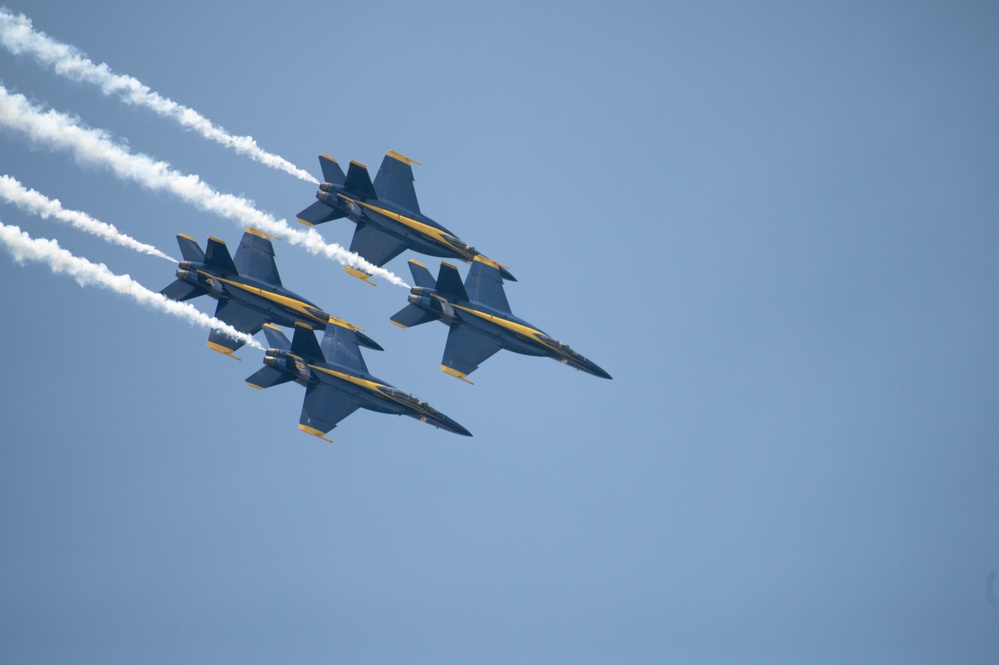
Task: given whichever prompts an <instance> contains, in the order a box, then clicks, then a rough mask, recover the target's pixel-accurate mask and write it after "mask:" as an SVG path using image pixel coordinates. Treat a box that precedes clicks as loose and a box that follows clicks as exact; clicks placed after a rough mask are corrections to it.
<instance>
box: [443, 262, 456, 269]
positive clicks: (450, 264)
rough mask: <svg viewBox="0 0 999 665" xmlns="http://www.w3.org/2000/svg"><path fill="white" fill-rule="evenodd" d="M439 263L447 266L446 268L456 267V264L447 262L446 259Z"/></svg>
mask: <svg viewBox="0 0 999 665" xmlns="http://www.w3.org/2000/svg"><path fill="white" fill-rule="evenodd" d="M441 265H442V266H447V267H448V268H454V269H455V270H457V269H458V266H456V265H454V264H453V263H448V262H447V261H441Z"/></svg>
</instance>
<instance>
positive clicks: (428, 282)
mask: <svg viewBox="0 0 999 665" xmlns="http://www.w3.org/2000/svg"><path fill="white" fill-rule="evenodd" d="M409 272H411V273H413V281H414V282H416V285H417V286H422V287H423V288H425V289H436V288H437V280H435V279H434V276H433V275H431V274H430V271H429V270H427V267H426V266H425V265H423V264H422V263H420V262H419V261H414V260H412V259H410V261H409Z"/></svg>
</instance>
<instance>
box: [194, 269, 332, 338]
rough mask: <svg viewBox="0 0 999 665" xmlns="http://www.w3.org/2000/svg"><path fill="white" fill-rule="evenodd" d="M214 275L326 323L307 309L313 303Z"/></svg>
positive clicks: (218, 278) (207, 275)
mask: <svg viewBox="0 0 999 665" xmlns="http://www.w3.org/2000/svg"><path fill="white" fill-rule="evenodd" d="M198 272H199V273H201V274H202V275H204V276H205V277H212V275H210V274H208V273H206V272H203V271H200V270H199V271H198ZM214 277H215V279H217V280H219V281H220V282H222V283H223V284H228V285H229V286H235V287H236V288H238V289H243V290H244V291H246V292H248V293H252V294H253V295H255V296H260V297H261V298H265V299H267V300H270V301H271V302H273V303H277V304H278V305H281V306H282V307H285V308H286V309H289V310H291V311H293V312H296V313H298V314H301V315H302V316H304V317H305V318H307V319H312V320H313V321H319V322H320V323H322V324H324V325H325V324H326V319H324V318H321V317H318V316H315V315H314V314H312V313H311V312H309V310H308V309H307V308H309V307H313V305H310V304H308V303H304V302H302V301H301V300H296V299H294V298H289V297H288V296H283V295H281V294H280V293H274V292H273V291H268V290H266V289H262V288H260V287H259V286H250V285H249V284H242V283H240V282H234V281H232V280H231V279H224V278H222V277H219V276H217V275H215V276H214Z"/></svg>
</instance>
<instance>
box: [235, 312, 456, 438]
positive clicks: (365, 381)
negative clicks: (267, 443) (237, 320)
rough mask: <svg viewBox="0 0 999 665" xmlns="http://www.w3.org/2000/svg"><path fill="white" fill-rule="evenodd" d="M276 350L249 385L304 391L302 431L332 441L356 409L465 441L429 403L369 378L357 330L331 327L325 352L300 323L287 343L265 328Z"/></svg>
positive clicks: (453, 424)
mask: <svg viewBox="0 0 999 665" xmlns="http://www.w3.org/2000/svg"><path fill="white" fill-rule="evenodd" d="M264 334H265V335H266V336H267V341H268V343H269V344H270V345H271V347H272V348H269V349H267V353H266V355H265V356H264V367H262V368H261V369H259V370H257V372H256V373H254V374H253V375H252V376H249V377H248V378H247V379H246V383H247V384H248V385H250V386H251V387H253V388H258V389H261V390H262V389H264V388H270V387H272V386H277V385H280V384H282V383H287V382H289V381H295V382H297V383H299V384H301V385H303V386H305V402H304V404H303V405H302V415H301V417H300V418H299V421H298V427H299V429H301V430H302V431H303V432H306V433H307V434H311V435H313V436H317V437H319V438H320V439H323V440H324V441H329V439H327V438H326V437H325V434H326V433H327V432H329V431H330V430H331V429H333V428H334V427H336V426H337V423H339V422H340V421H341V420H343V419H344V418H346V417H347V416H349V415H350V414H352V413H353V412H354V411H356V410H357V409H368V410H369V411H377V412H379V413H391V414H396V415H400V416H409V417H410V418H416V419H417V420H420V421H422V422H425V423H427V424H430V425H433V426H434V427H437V428H439V429H444V430H447V431H449V432H454V433H455V434H461V435H463V436H472V434H471V432H469V431H468V430H467V429H465V428H464V427H462V426H461V425H459V424H458V423H456V422H455V421H453V420H451V419H450V418H448V417H447V416H445V415H444V414H443V413H441V412H440V411H437V410H436V409H434V408H433V407H431V406H430V405H429V404H427V403H426V402H424V401H422V400H419V399H417V398H416V397H413V396H412V395H409V394H407V393H404V392H402V391H401V390H398V389H397V388H394V387H392V386H391V385H389V384H387V383H385V382H384V381H382V380H380V379H376V378H375V377H373V376H372V375H371V374H370V373H369V372H368V368H367V366H366V365H365V364H364V358H363V357H362V356H361V350H360V348H359V343H360V342H361V341H362V340H361V337H360V336H359V335H360V334H359V333H358V332H357V330H356V329H354V328H352V327H350V326H349V325H345V324H343V323H342V322H338V323H334V322H333V321H331V322H330V325H329V326H328V327H327V328H326V334H325V335H324V336H323V342H322V346H320V345H319V343H317V342H316V336H315V333H313V332H312V330H311V329H310V328H309V327H308V326H306V325H304V324H301V323H299V324H298V325H297V326H296V327H295V336H294V337H293V338H292V341H291V342H290V343H289V342H288V338H287V337H285V336H284V334H283V333H282V332H281V331H280V330H279V329H278V328H277V327H275V326H271V325H267V326H265V327H264Z"/></svg>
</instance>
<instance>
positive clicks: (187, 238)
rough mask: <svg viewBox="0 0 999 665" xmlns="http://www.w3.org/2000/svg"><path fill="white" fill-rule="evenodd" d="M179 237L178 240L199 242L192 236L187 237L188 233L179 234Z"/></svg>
mask: <svg viewBox="0 0 999 665" xmlns="http://www.w3.org/2000/svg"><path fill="white" fill-rule="evenodd" d="M177 237H178V238H184V239H185V240H190V241H191V242H198V241H197V240H195V239H194V238H192V237H191V236H189V235H187V234H186V233H178V234H177Z"/></svg>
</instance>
